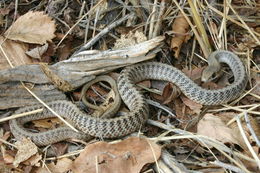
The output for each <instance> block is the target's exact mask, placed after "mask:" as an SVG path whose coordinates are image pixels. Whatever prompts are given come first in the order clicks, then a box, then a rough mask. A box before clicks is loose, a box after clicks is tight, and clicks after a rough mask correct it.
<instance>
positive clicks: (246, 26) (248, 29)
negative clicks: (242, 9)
mask: <svg viewBox="0 0 260 173" xmlns="http://www.w3.org/2000/svg"><path fill="white" fill-rule="evenodd" d="M227 4H228V6H229V8H230V9H231V10H232V12H233V13H234V14H235V15H236V17H237V18H238V19H239V20H240V22H241V23H242V24H243V25H244V27H245V29H247V31H248V32H249V34H251V36H252V37H253V38H254V39H255V41H256V42H257V44H258V45H260V41H259V39H258V38H257V37H256V36H255V34H254V33H253V32H252V30H251V29H250V28H249V26H248V25H247V24H246V23H245V22H244V20H243V19H242V18H241V17H240V16H239V15H238V14H237V12H236V10H234V8H233V7H232V5H231V4H230V3H229V2H228V3H227Z"/></svg>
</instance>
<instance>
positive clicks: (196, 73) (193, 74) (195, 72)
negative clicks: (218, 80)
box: [182, 67, 204, 81]
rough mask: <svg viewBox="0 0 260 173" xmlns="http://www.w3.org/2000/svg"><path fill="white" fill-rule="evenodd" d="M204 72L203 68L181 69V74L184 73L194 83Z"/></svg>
mask: <svg viewBox="0 0 260 173" xmlns="http://www.w3.org/2000/svg"><path fill="white" fill-rule="evenodd" d="M203 70H204V67H196V68H194V69H192V70H189V69H188V68H184V69H182V72H183V73H185V74H186V75H187V76H188V77H189V78H190V79H191V80H193V81H196V80H198V79H200V78H201V74H202V72H203Z"/></svg>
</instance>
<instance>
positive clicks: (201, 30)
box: [188, 0, 211, 53]
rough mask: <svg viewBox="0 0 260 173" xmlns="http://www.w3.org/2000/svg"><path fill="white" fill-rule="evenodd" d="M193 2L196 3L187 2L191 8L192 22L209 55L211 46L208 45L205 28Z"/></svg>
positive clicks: (189, 0)
mask: <svg viewBox="0 0 260 173" xmlns="http://www.w3.org/2000/svg"><path fill="white" fill-rule="evenodd" d="M194 2H196V1H192V0H188V3H189V5H190V7H191V11H192V16H193V20H194V23H195V25H196V26H197V28H198V31H199V33H200V35H201V36H202V40H203V43H204V45H205V46H206V48H207V52H208V53H210V52H211V46H210V44H209V38H208V35H207V33H206V30H205V28H204V26H203V24H202V20H201V18H200V16H199V14H198V10H197V9H196V8H195V6H194Z"/></svg>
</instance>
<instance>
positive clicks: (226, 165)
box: [210, 160, 243, 173]
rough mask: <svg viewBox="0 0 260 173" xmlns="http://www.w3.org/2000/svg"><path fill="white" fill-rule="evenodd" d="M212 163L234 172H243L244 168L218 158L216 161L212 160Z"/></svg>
mask: <svg viewBox="0 0 260 173" xmlns="http://www.w3.org/2000/svg"><path fill="white" fill-rule="evenodd" d="M210 163H211V164H214V165H217V166H220V167H222V168H225V169H228V170H230V171H234V172H237V173H243V170H242V169H240V168H238V167H236V166H233V165H230V164H226V163H223V162H220V161H218V160H215V161H214V162H210Z"/></svg>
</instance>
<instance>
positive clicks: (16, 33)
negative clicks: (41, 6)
mask: <svg viewBox="0 0 260 173" xmlns="http://www.w3.org/2000/svg"><path fill="white" fill-rule="evenodd" d="M54 32H55V23H54V21H52V19H51V18H50V17H49V16H48V15H46V14H44V13H43V12H39V11H35V12H34V11H29V12H28V13H26V14H24V15H22V16H21V17H19V18H18V19H17V20H16V21H15V22H14V23H13V24H12V25H11V26H10V28H9V29H8V30H7V31H6V32H5V34H4V35H5V36H6V37H7V38H8V39H11V40H19V41H22V42H26V43H35V44H45V43H46V42H47V41H51V39H53V38H54V37H55V35H54Z"/></svg>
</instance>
